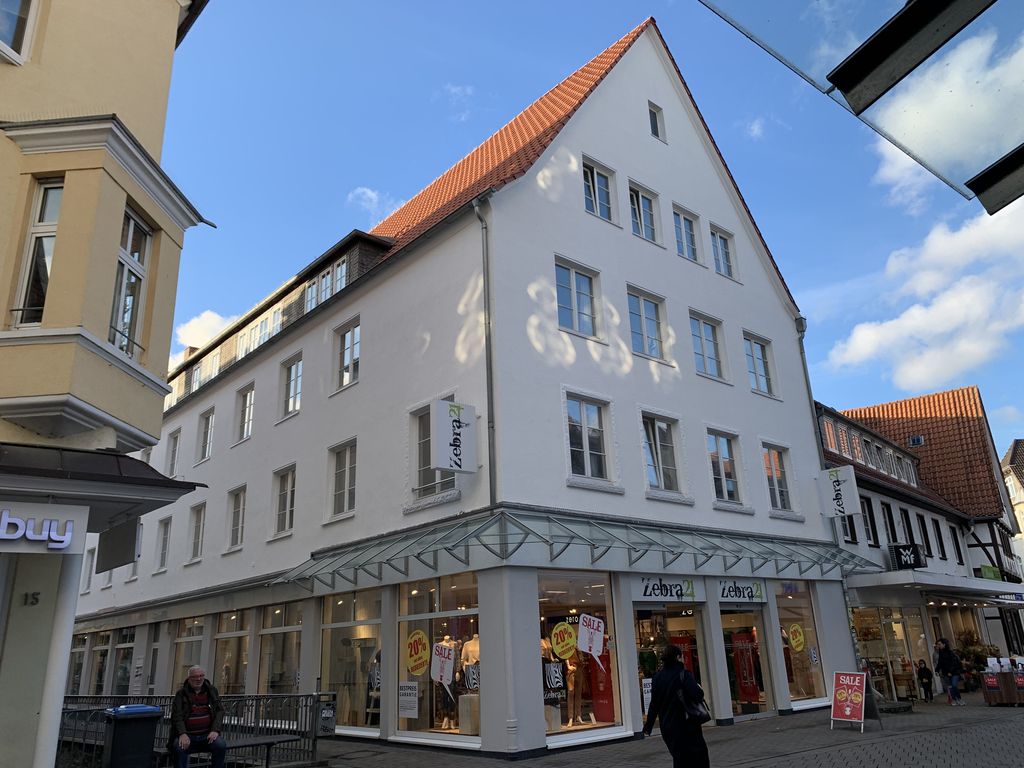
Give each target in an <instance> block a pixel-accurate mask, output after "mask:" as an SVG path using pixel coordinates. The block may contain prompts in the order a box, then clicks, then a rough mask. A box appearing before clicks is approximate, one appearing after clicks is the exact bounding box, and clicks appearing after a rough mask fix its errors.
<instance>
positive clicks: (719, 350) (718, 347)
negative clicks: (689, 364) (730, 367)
mask: <svg viewBox="0 0 1024 768" xmlns="http://www.w3.org/2000/svg"><path fill="white" fill-rule="evenodd" d="M694 322H697V323H698V324H699V330H700V333H699V335H698V334H696V333H694V328H693V324H694ZM706 328H711V336H712V338H711V341H710V342H708V340H707V338H706V337H705V333H706ZM721 330H722V323H721V321H720V320H717V319H715V318H713V317H709V316H708V315H705V314H703V313H701V312H698V311H696V310H693V309H691V310H690V344H691V346H693V365H694V370H695V371H696V372H697V374H698V375H700V376H707V377H708V378H709V379H718V380H720V381H726V380H727V371H726V369H725V353H724V350H723V344H722V338H721V334H720V333H719V331H721ZM708 343H710V344H711V345H712V348H713V350H714V352H715V356H714V357H712V356H710V355H709V354H708V349H707V345H708ZM698 344H699V347H698ZM698 359H699V360H700V361H701V363H703V368H704V370H701V367H702V366H701V364H699V363H698ZM712 359H713V360H714V361H715V364H716V365H717V367H718V373H711V372H710V371H709V370H708V360H712Z"/></svg>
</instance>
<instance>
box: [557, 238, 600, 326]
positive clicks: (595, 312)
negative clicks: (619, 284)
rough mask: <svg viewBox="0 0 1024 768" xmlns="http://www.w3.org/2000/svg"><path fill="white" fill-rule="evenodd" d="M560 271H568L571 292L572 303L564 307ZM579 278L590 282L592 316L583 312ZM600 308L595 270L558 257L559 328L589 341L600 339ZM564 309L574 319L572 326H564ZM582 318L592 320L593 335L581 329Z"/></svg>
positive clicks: (570, 299)
mask: <svg viewBox="0 0 1024 768" xmlns="http://www.w3.org/2000/svg"><path fill="white" fill-rule="evenodd" d="M559 269H563V270H566V271H567V272H568V273H569V286H568V290H569V301H570V302H571V304H570V305H564V304H561V303H560V301H561V299H560V297H559V296H558V289H559V286H560V285H561V284H560V283H559V282H558V277H559ZM578 276H580V277H585V278H586V279H588V280H589V281H590V290H591V293H590V294H589V297H590V309H591V313H590V314H588V313H586V312H585V311H581V301H580V295H581V292H580V291H579V289H578V285H577V277H578ZM600 306H601V302H600V295H599V285H598V273H597V272H595V271H593V270H591V269H587V268H586V267H583V266H582V265H579V264H576V263H574V262H571V261H568V260H566V259H562V258H557V257H556V258H555V315H556V318H557V321H558V327H559V328H560V329H561V330H563V331H569V332H570V333H577V334H579V335H580V336H586V337H587V338H588V339H596V338H599V336H600V332H601V324H600V320H599V317H598V316H599V314H600V309H599V308H600ZM563 308H565V309H566V310H568V311H569V312H570V313H571V318H572V324H571V325H568V326H566V325H563V324H562V309H563ZM581 317H589V318H590V323H591V325H593V329H592V330H593V332H592V333H587V331H586V330H584V329H582V328H581V327H580V326H581V325H582V323H580V318H581Z"/></svg>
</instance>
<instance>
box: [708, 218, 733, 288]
mask: <svg viewBox="0 0 1024 768" xmlns="http://www.w3.org/2000/svg"><path fill="white" fill-rule="evenodd" d="M711 252H712V253H713V254H714V257H715V272H717V273H718V274H720V275H725V276H726V277H735V276H736V275H735V274H734V268H733V260H732V239H731V238H730V237H729V236H728V235H727V234H725V233H724V232H723V231H722V230H720V229H715V228H714V227H712V228H711Z"/></svg>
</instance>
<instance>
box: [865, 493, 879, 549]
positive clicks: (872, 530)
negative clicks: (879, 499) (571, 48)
mask: <svg viewBox="0 0 1024 768" xmlns="http://www.w3.org/2000/svg"><path fill="white" fill-rule="evenodd" d="M860 516H861V520H862V521H863V523H864V538H865V539H866V540H867V542H868V546H869V547H878V546H881V545H880V544H879V542H878V523H877V522H876V521H875V508H874V507H873V506H872V504H871V499H869V498H868V497H867V496H861V497H860Z"/></svg>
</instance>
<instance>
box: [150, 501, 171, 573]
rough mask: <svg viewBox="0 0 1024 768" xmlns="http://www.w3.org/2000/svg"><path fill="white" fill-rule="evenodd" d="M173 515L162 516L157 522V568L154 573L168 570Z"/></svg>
mask: <svg viewBox="0 0 1024 768" xmlns="http://www.w3.org/2000/svg"><path fill="white" fill-rule="evenodd" d="M171 522H172V520H171V517H170V516H169V515H168V516H167V517H163V518H161V519H160V520H159V521H158V522H157V524H156V551H155V556H156V568H154V569H153V572H154V573H159V572H161V571H166V570H167V558H168V557H169V556H170V551H171Z"/></svg>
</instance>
